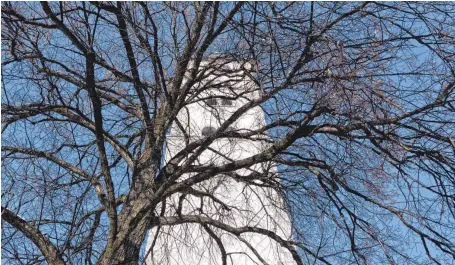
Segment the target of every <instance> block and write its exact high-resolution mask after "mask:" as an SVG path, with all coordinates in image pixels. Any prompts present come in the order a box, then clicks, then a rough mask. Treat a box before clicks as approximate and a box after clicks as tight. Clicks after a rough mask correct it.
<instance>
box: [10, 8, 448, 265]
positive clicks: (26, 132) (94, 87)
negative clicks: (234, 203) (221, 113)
mask: <svg viewBox="0 0 455 265" xmlns="http://www.w3.org/2000/svg"><path fill="white" fill-rule="evenodd" d="M1 15H2V72H1V74H2V76H1V82H2V84H1V85H2V98H1V101H2V109H1V110H2V262H5V263H6V264H52V265H54V264H55V265H60V264H142V263H143V262H144V256H145V255H146V252H147V251H146V250H144V249H143V246H144V242H145V239H146V235H147V231H149V230H150V229H153V228H156V227H158V226H178V225H182V224H185V223H196V224H200V225H201V226H204V227H205V228H207V229H208V230H207V231H208V233H210V231H211V230H210V229H218V230H222V231H224V232H226V233H230V234H232V235H235V236H241V235H242V234H243V233H248V232H251V233H262V234H265V235H267V236H270V237H271V238H272V239H273V240H276V241H279V242H280V244H281V245H282V246H283V247H284V248H286V249H287V250H288V251H290V252H292V253H294V255H293V258H294V260H295V263H296V264H453V260H454V259H455V130H454V128H455V124H454V121H455V102H454V101H455V92H454V85H455V72H454V67H455V63H454V62H455V56H454V55H455V48H454V47H455V45H454V44H455V38H454V36H455V25H454V21H455V4H454V3H442V2H441V3H436V2H434V3H432V2H427V3H423V2H421V3H415V2H412V3H409V2H398V3H396V2H377V3H375V2H352V3H348V2H345V3H340V2H334V3H331V2H320V3H319V2H311V3H303V2H302V3H292V2H286V3H285V2H275V3H272V2H238V3H236V2H225V3H223V2H178V3H177V2H155V3H148V2H130V3H125V2H41V3H38V2H3V3H2V9H1ZM208 57H210V58H213V57H219V58H223V60H227V61H229V60H230V61H235V62H253V63H254V65H255V71H254V72H251V73H248V77H249V78H251V79H252V80H253V81H254V83H255V85H256V86H257V87H259V88H260V90H261V93H260V97H259V98H255V99H254V100H249V101H248V102H247V103H245V104H244V105H243V106H241V107H239V108H238V109H236V110H235V111H234V112H233V113H232V115H231V116H230V118H229V119H227V120H226V121H223V123H222V124H221V125H220V126H219V128H218V129H217V130H216V132H215V133H213V134H211V135H209V136H204V137H199V138H193V137H187V139H186V142H185V144H184V146H182V149H183V150H184V152H181V153H179V154H177V155H175V156H174V157H172V158H170V159H164V154H165V152H166V141H167V138H168V137H169V129H170V128H171V125H172V124H178V123H179V120H178V119H177V114H178V113H179V112H180V111H181V110H184V109H185V107H186V106H187V105H189V104H192V103H194V102H196V101H198V100H204V98H201V95H203V92H204V91H206V90H208V89H213V88H214V87H216V86H217V85H218V86H226V85H227V84H228V83H229V82H226V83H225V84H214V83H212V82H205V81H204V79H205V78H206V77H207V73H208V72H210V71H212V72H213V71H215V70H216V71H218V72H219V73H222V74H223V73H224V74H223V75H225V76H228V72H229V71H230V70H229V69H227V68H226V67H222V66H219V65H207V64H203V63H202V62H204V60H206V58H208ZM232 78H233V79H235V78H234V77H232ZM195 87H196V89H195ZM237 98H244V99H245V98H246V97H243V95H242V94H241V93H238V94H237V95H236V96H235V97H233V98H232V99H233V100H235V99H237ZM255 107H260V108H262V109H263V111H264V113H265V116H266V120H267V125H266V126H263V127H262V128H259V129H255V130H248V131H245V130H243V131H242V130H239V131H237V132H235V133H232V132H231V131H228V129H229V128H230V126H231V125H232V124H234V123H235V122H236V120H237V119H238V118H239V117H240V116H241V115H242V114H244V113H247V112H248V111H249V110H250V109H252V108H255ZM260 137H262V138H266V139H267V141H268V147H267V148H265V149H264V150H263V151H261V152H260V153H258V154H255V155H253V156H251V157H248V158H245V159H238V160H231V161H227V162H225V163H223V164H222V165H217V164H214V163H206V164H202V165H198V166H194V163H192V162H193V161H196V160H197V159H198V156H200V154H201V153H202V152H203V151H205V150H206V149H208V148H209V146H210V144H211V143H213V142H215V141H217V140H219V139H222V138H235V139H239V140H245V139H251V140H255V139H258V138H260ZM265 162H267V163H272V164H273V165H274V166H276V168H277V172H275V174H270V172H267V171H266V172H264V173H263V174H258V173H257V174H249V175H247V176H240V175H239V174H236V172H238V171H239V170H241V169H245V168H249V167H252V166H254V165H255V164H259V163H265ZM220 174H224V175H226V176H228V177H229V178H233V179H235V180H236V181H240V182H244V183H245V185H247V186H248V185H262V186H268V187H272V188H273V189H275V190H277V191H279V192H280V193H281V194H283V196H284V198H285V200H286V205H287V211H288V212H289V214H290V216H291V218H292V229H293V237H292V240H288V239H283V238H280V237H279V236H277V235H276V234H274V233H273V232H272V231H268V232H267V231H262V230H260V229H257V228H256V227H253V226H242V227H232V226H230V225H229V224H225V223H223V222H222V221H220V220H217V219H216V218H208V217H205V216H204V215H202V214H201V215H199V216H198V215H193V216H186V215H184V214H179V215H175V216H166V215H163V214H161V213H162V209H161V208H162V205H163V202H165V201H166V199H168V198H170V197H172V196H176V195H177V196H181V195H185V194H187V193H191V192H192V191H194V189H192V187H196V186H197V185H199V184H201V183H203V182H204V181H207V180H210V179H213V178H215V177H216V176H219V175H220ZM182 176H190V177H182ZM198 195H199V196H202V197H204V196H206V197H207V199H209V200H213V201H216V197H214V196H213V194H209V193H207V194H198ZM229 207H230V206H229V205H227V208H229ZM214 240H215V241H216V237H215V239H214ZM219 247H220V249H222V246H219ZM257 254H258V255H259V256H260V255H261V253H257ZM152 255H153V253H152ZM215 258H216V257H215ZM216 259H217V260H220V259H218V258H216ZM228 261H229V260H227V261H226V259H225V258H223V259H221V260H220V264H227V263H229V262H228ZM277 263H278V261H277Z"/></svg>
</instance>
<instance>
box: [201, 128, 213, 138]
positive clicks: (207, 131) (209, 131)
mask: <svg viewBox="0 0 455 265" xmlns="http://www.w3.org/2000/svg"><path fill="white" fill-rule="evenodd" d="M215 132H216V129H215V128H214V127H212V126H206V127H204V128H203V129H202V135H203V136H209V135H212V134H214V133H215Z"/></svg>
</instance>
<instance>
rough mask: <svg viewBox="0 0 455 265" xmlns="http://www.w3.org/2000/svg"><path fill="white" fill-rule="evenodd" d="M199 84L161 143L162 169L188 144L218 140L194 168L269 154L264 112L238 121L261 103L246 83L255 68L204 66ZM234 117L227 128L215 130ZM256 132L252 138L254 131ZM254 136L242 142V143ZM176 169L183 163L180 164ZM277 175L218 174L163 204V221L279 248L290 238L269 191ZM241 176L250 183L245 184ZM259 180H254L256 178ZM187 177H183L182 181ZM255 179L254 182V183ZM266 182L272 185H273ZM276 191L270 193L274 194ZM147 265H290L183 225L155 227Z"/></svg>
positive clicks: (255, 246) (264, 169)
mask: <svg viewBox="0 0 455 265" xmlns="http://www.w3.org/2000/svg"><path fill="white" fill-rule="evenodd" d="M199 68H200V69H202V70H201V71H200V72H201V74H204V75H205V76H206V77H205V78H204V82H203V84H196V85H194V86H193V87H192V88H191V92H190V93H189V95H188V97H187V101H188V102H190V103H189V104H188V105H187V106H185V107H184V109H182V110H181V111H180V113H179V114H178V122H175V123H174V124H173V125H172V127H171V131H170V134H169V135H168V137H167V142H166V155H165V156H166V158H165V159H166V161H169V160H170V159H172V158H173V157H174V156H175V155H176V154H177V153H178V152H179V151H181V150H182V149H183V148H184V147H185V146H187V145H188V144H189V143H192V142H195V141H203V140H204V139H207V137H210V136H212V135H213V134H215V135H216V136H220V137H217V139H216V140H214V141H213V142H212V143H210V145H209V146H208V148H207V149H206V150H205V151H203V152H202V153H201V155H200V156H199V158H198V159H197V160H196V161H195V162H194V163H193V164H194V165H201V166H203V165H216V166H218V165H223V164H226V163H229V162H232V161H237V160H241V159H245V158H248V157H251V156H253V155H255V154H257V153H259V152H261V151H262V150H264V149H266V148H267V147H268V142H269V140H270V139H269V138H268V137H267V134H266V131H265V130H263V129H264V127H265V126H266V123H265V118H264V111H263V110H262V108H261V107H260V106H259V105H257V106H255V107H253V108H248V110H247V111H246V112H244V113H241V115H238V114H239V113H238V111H239V109H241V108H242V107H243V106H245V105H246V104H251V102H252V101H254V100H257V99H258V98H259V97H260V96H261V90H260V87H259V86H258V85H256V84H255V83H254V82H253V80H252V78H250V77H251V74H252V72H253V71H252V70H253V68H254V65H253V64H251V63H249V62H244V63H240V62H236V61H232V60H230V61H229V60H226V59H220V58H207V59H205V60H204V61H203V62H202V63H201V66H200V67H199ZM233 116H234V117H237V118H236V119H235V121H234V122H232V123H231V124H230V125H229V126H224V127H225V129H224V130H221V129H220V128H222V125H223V124H224V123H225V122H226V121H227V120H229V119H231V118H232V117H233ZM258 130H259V131H260V133H258V132H257V131H258ZM248 134H249V135H253V136H250V137H246V136H247V135H248ZM184 162H185V161H183V162H182V163H184ZM274 174H277V173H276V168H275V167H274V165H273V164H272V163H260V164H256V165H254V166H252V167H250V168H247V169H241V170H237V171H235V172H226V174H219V175H216V176H215V177H212V178H210V179H209V180H206V181H204V182H202V183H199V184H197V185H194V186H192V187H189V188H188V191H187V192H185V193H179V194H176V195H174V196H172V197H170V198H168V199H166V202H165V207H163V208H162V209H163V211H162V212H157V213H156V215H158V216H159V215H160V214H162V215H164V216H176V217H178V216H182V215H187V216H200V217H204V218H210V219H212V220H216V221H217V222H220V223H223V224H226V225H227V226H229V227H231V228H235V229H237V228H239V230H238V231H240V230H241V229H242V228H244V227H255V228H259V229H261V231H265V230H267V231H270V232H272V233H273V234H274V235H276V236H278V237H280V238H281V239H283V240H289V239H290V238H291V234H292V232H291V222H290V219H289V216H288V214H287V210H286V207H285V204H284V200H283V197H282V195H281V194H280V193H279V192H278V189H277V188H276V187H278V186H279V183H276V179H277V178H276V176H275V177H274V178H270V176H272V175H274ZM248 176H255V180H249V179H248ZM258 176H260V177H258ZM188 177H191V176H182V178H183V179H185V178H188ZM259 179H260V181H259ZM272 181H275V184H273V182H272ZM274 186H275V188H274ZM146 264H147V265H217V264H219V265H221V264H229V265H257V264H269V265H278V264H295V262H294V261H293V258H292V255H291V253H290V251H289V250H288V249H286V248H284V247H283V246H282V245H281V244H280V243H279V242H277V241H276V240H274V239H271V238H270V237H269V236H266V235H264V234H261V233H257V232H254V233H253V232H239V233H233V232H232V231H231V232H228V231H225V230H224V229H221V228H220V227H215V226H212V225H205V224H204V225H201V224H200V223H197V222H194V223H183V224H179V225H174V226H161V227H154V228H153V229H152V230H150V231H149V236H148V239H147V246H146Z"/></svg>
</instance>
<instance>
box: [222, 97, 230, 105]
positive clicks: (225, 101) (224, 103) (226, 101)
mask: <svg viewBox="0 0 455 265" xmlns="http://www.w3.org/2000/svg"><path fill="white" fill-rule="evenodd" d="M221 104H222V105H223V106H232V99H228V98H223V99H222V101H221Z"/></svg>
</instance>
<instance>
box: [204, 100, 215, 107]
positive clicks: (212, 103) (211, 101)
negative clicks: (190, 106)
mask: <svg viewBox="0 0 455 265" xmlns="http://www.w3.org/2000/svg"><path fill="white" fill-rule="evenodd" d="M205 103H206V104H207V105H209V106H216V105H217V102H216V98H209V99H206V100H205Z"/></svg>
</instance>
